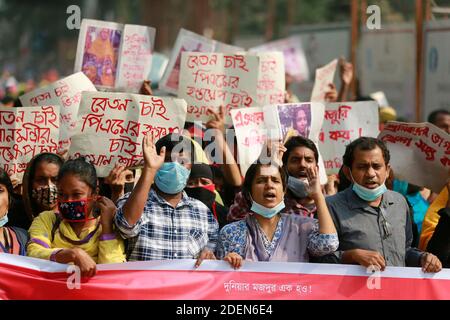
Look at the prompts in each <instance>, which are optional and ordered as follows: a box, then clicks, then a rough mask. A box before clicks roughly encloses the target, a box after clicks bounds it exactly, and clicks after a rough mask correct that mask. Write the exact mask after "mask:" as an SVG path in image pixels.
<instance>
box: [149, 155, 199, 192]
mask: <svg viewBox="0 0 450 320" xmlns="http://www.w3.org/2000/svg"><path fill="white" fill-rule="evenodd" d="M190 173H191V172H190V170H188V169H186V168H185V167H184V166H182V165H181V164H179V163H178V162H164V164H163V165H162V167H161V169H159V170H158V172H157V173H156V177H155V183H156V186H157V187H158V189H159V190H161V191H162V192H164V193H167V194H177V193H179V192H181V191H183V189H184V187H186V183H187V181H188V178H189V174H190Z"/></svg>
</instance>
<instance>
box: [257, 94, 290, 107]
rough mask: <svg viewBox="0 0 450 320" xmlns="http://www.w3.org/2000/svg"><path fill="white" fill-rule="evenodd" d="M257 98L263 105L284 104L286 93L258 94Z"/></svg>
mask: <svg viewBox="0 0 450 320" xmlns="http://www.w3.org/2000/svg"><path fill="white" fill-rule="evenodd" d="M257 96H258V102H259V104H261V105H265V104H278V103H284V91H279V92H276V93H270V94H264V93H258V94H257Z"/></svg>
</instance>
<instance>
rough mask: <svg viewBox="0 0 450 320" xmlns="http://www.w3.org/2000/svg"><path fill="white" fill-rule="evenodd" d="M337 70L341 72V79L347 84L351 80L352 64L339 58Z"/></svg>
mask: <svg viewBox="0 0 450 320" xmlns="http://www.w3.org/2000/svg"><path fill="white" fill-rule="evenodd" d="M339 70H340V74H341V81H342V82H343V83H344V84H345V85H347V86H348V85H350V84H351V82H352V80H353V64H351V63H350V62H347V61H345V59H341V61H340V64H339Z"/></svg>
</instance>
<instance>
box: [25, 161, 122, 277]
mask: <svg viewBox="0 0 450 320" xmlns="http://www.w3.org/2000/svg"><path fill="white" fill-rule="evenodd" d="M57 187H58V199H57V201H58V203H57V213H56V214H55V212H54V211H53V210H50V211H44V212H42V213H41V214H40V215H39V216H37V217H36V218H35V219H34V220H33V223H32V225H31V227H30V230H29V232H30V242H29V244H28V255H29V256H31V257H35V258H41V259H47V260H51V261H55V262H59V263H74V264H75V265H77V266H78V267H79V268H80V270H81V273H82V276H93V275H94V274H95V272H96V264H97V263H119V262H125V254H124V244H123V240H122V239H121V238H120V236H119V235H117V234H116V232H115V230H114V228H113V218H114V214H115V212H116V207H115V205H114V203H113V202H112V201H111V200H109V199H108V198H106V197H101V196H99V195H98V180H97V174H96V172H95V167H94V166H93V165H92V164H91V163H89V162H87V161H86V160H85V159H83V158H78V159H75V160H69V161H67V162H66V163H64V165H63V166H62V167H61V169H60V171H59V174H58V179H57Z"/></svg>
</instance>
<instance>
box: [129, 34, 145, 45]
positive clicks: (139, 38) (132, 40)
mask: <svg viewBox="0 0 450 320" xmlns="http://www.w3.org/2000/svg"><path fill="white" fill-rule="evenodd" d="M125 43H126V44H127V45H130V44H131V45H140V44H142V43H145V44H147V43H148V38H147V37H146V36H144V35H140V34H137V33H133V34H131V35H130V34H127V35H126V36H125Z"/></svg>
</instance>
